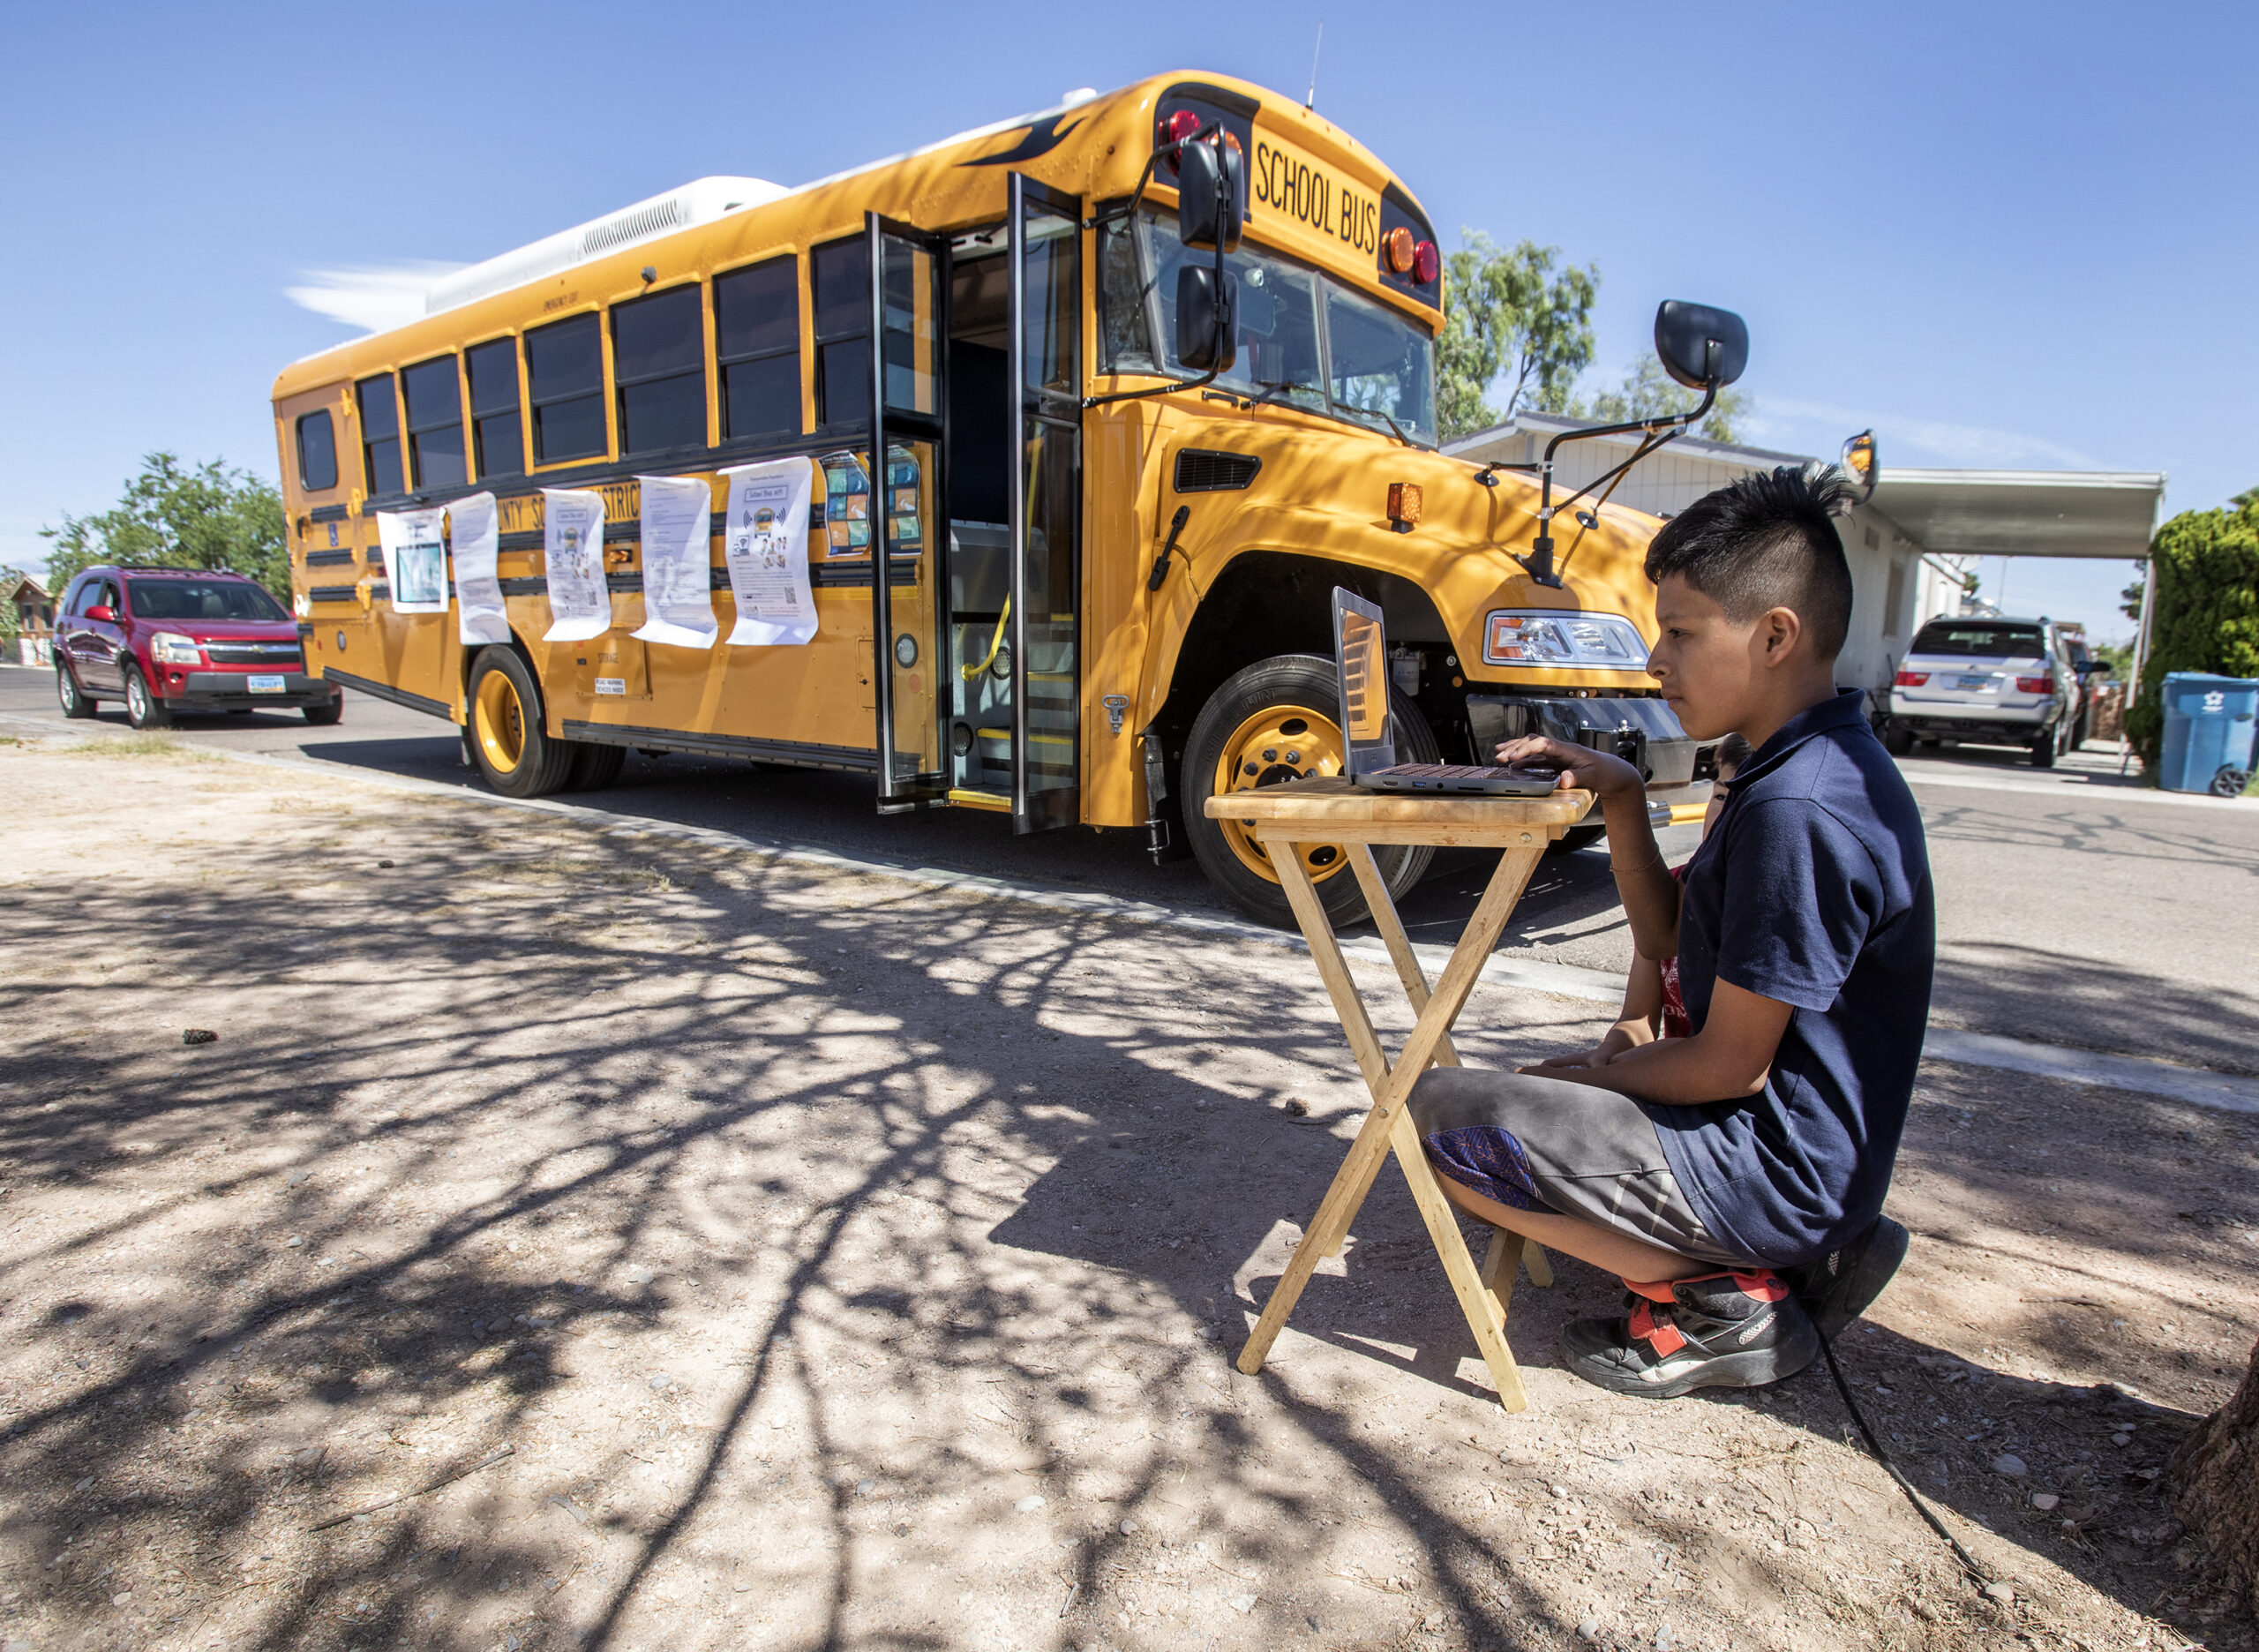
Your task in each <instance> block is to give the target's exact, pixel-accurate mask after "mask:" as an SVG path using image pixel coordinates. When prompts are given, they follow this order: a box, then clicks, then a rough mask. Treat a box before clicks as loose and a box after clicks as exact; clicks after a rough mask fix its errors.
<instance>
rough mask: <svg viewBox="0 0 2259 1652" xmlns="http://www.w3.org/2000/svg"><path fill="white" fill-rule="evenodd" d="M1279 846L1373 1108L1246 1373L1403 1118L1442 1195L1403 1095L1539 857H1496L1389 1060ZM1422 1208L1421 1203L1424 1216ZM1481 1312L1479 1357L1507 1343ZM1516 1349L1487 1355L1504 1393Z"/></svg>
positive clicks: (1281, 1323)
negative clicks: (1429, 992)
mask: <svg viewBox="0 0 2259 1652" xmlns="http://www.w3.org/2000/svg"><path fill="white" fill-rule="evenodd" d="M1284 847H1285V850H1286V852H1284V853H1282V854H1274V855H1272V858H1271V864H1272V866H1273V867H1276V868H1277V869H1278V872H1279V881H1280V885H1281V887H1282V888H1283V889H1284V890H1285V891H1286V895H1287V904H1288V905H1290V906H1291V907H1293V909H1294V912H1295V919H1296V920H1297V921H1299V922H1300V923H1301V925H1302V935H1303V936H1304V938H1305V939H1307V940H1308V941H1309V942H1310V953H1311V956H1312V957H1313V958H1314V959H1315V960H1316V962H1317V971H1318V975H1319V978H1320V979H1321V980H1324V981H1325V987H1326V991H1327V992H1328V994H1329V995H1331V996H1332V1000H1333V1004H1334V1008H1335V1009H1336V1010H1338V1011H1339V1012H1340V1016H1341V1020H1342V1025H1343V1028H1344V1030H1345V1031H1346V1032H1347V1034H1348V1038H1349V1044H1350V1048H1352V1049H1353V1050H1354V1051H1355V1052H1356V1054H1357V1060H1358V1065H1359V1066H1360V1067H1361V1068H1362V1069H1363V1070H1364V1072H1365V1082H1366V1085H1367V1086H1368V1087H1369V1088H1370V1090H1371V1091H1372V1093H1373V1108H1372V1111H1371V1112H1370V1113H1368V1114H1367V1115H1365V1122H1364V1123H1363V1125H1362V1127H1360V1128H1359V1130H1358V1131H1357V1139H1356V1141H1355V1143H1354V1144H1353V1145H1351V1147H1350V1149H1349V1153H1348V1156H1347V1158H1345V1159H1343V1160H1342V1161H1341V1168H1340V1169H1339V1170H1338V1171H1336V1172H1335V1173H1334V1176H1333V1183H1332V1187H1330V1188H1329V1189H1328V1190H1327V1191H1326V1195H1325V1201H1324V1202H1323V1203H1322V1204H1321V1205H1319V1206H1318V1209H1317V1216H1316V1217H1315V1218H1314V1219H1313V1220H1311V1222H1310V1226H1309V1227H1308V1228H1304V1229H1303V1231H1302V1243H1300V1244H1298V1245H1296V1246H1295V1254H1294V1255H1293V1256H1292V1257H1291V1258H1288V1260H1287V1271H1286V1273H1284V1274H1283V1275H1282V1276H1281V1277H1280V1280H1279V1284H1278V1287H1277V1288H1276V1289H1274V1290H1273V1291H1272V1293H1271V1300H1270V1301H1269V1302H1267V1303H1265V1304H1264V1306H1263V1312H1262V1315H1261V1317H1260V1318H1258V1319H1257V1321H1256V1325H1255V1331H1254V1333H1253V1334H1252V1335H1250V1337H1249V1338H1248V1340H1247V1346H1246V1347H1245V1348H1242V1349H1241V1350H1240V1355H1239V1362H1238V1363H1239V1369H1240V1370H1242V1371H1244V1372H1246V1373H1247V1374H1248V1375H1249V1376H1250V1377H1251V1376H1253V1375H1254V1374H1255V1373H1256V1372H1257V1371H1259V1370H1262V1369H1263V1362H1264V1360H1265V1358H1267V1357H1268V1356H1269V1355H1270V1352H1271V1345H1272V1343H1273V1342H1275V1341H1276V1340H1278V1336H1279V1333H1280V1331H1281V1330H1283V1329H1284V1328H1285V1326H1286V1323H1287V1316H1288V1315H1290V1314H1291V1313H1293V1312H1294V1310H1295V1303H1296V1302H1297V1301H1298V1300H1299V1299H1300V1298H1301V1296H1302V1288H1303V1287H1304V1286H1306V1285H1307V1284H1309V1282H1310V1274H1311V1273H1314V1272H1315V1271H1316V1270H1317V1264H1318V1261H1319V1260H1320V1258H1324V1257H1326V1256H1329V1255H1331V1254H1332V1249H1330V1248H1329V1247H1332V1248H1338V1247H1339V1246H1340V1243H1341V1241H1342V1239H1343V1238H1344V1237H1345V1236H1346V1235H1347V1233H1348V1231H1349V1224H1350V1223H1351V1222H1352V1221H1354V1220H1355V1219H1356V1213H1357V1211H1358V1209H1359V1208H1360V1207H1361V1206H1362V1205H1363V1204H1364V1202H1365V1195H1366V1194H1367V1193H1368V1192H1369V1191H1370V1190H1371V1188H1372V1183H1373V1177H1374V1176H1375V1175H1377V1174H1378V1173H1379V1170H1380V1161H1381V1160H1382V1159H1383V1158H1384V1157H1385V1156H1386V1153H1387V1152H1388V1149H1389V1148H1390V1147H1391V1146H1392V1145H1396V1146H1397V1147H1398V1154H1399V1157H1402V1154H1403V1152H1404V1149H1403V1147H1402V1146H1401V1145H1400V1144H1399V1143H1397V1142H1396V1141H1394V1139H1393V1137H1394V1134H1395V1131H1396V1128H1397V1127H1398V1126H1399V1125H1400V1126H1401V1127H1402V1133H1403V1138H1404V1139H1406V1140H1408V1141H1410V1142H1411V1144H1412V1146H1411V1152H1412V1153H1413V1155H1414V1157H1415V1158H1416V1159H1417V1160H1418V1161H1419V1168H1420V1169H1421V1170H1422V1172H1426V1173H1427V1174H1426V1186H1427V1189H1428V1190H1429V1191H1430V1193H1432V1194H1433V1196H1434V1198H1436V1199H1437V1200H1438V1201H1441V1200H1443V1192H1442V1190H1441V1189H1439V1188H1437V1187H1436V1185H1435V1177H1434V1174H1433V1172H1430V1171H1428V1169H1427V1156H1426V1154H1425V1153H1424V1152H1423V1151H1422V1149H1421V1147H1420V1145H1419V1138H1418V1137H1417V1136H1416V1135H1415V1134H1414V1133H1413V1131H1412V1126H1411V1121H1410V1119H1409V1118H1408V1117H1407V1116H1406V1115H1404V1114H1403V1110H1402V1109H1403V1105H1404V1101H1405V1099H1406V1098H1407V1096H1409V1095H1410V1093H1411V1091H1412V1085H1413V1084H1414V1083H1415V1082H1416V1081H1417V1080H1418V1078H1419V1077H1420V1075H1421V1074H1422V1073H1423V1072H1425V1071H1426V1070H1427V1069H1428V1063H1429V1061H1430V1058H1431V1057H1432V1056H1433V1055H1434V1054H1435V1051H1436V1049H1437V1045H1438V1044H1439V1042H1440V1041H1441V1040H1442V1039H1443V1037H1444V1036H1445V1033H1446V1032H1448V1031H1449V1030H1450V1027H1451V1025H1452V1022H1454V1021H1456V1020H1457V1019H1458V1018H1459V1012H1460V1010H1462V1009H1464V1008H1466V1005H1467V997H1468V995H1470V994H1471V993H1473V991H1474V990H1475V981H1476V980H1478V979H1480V977H1481V975H1482V965H1483V962H1484V960H1485V959H1487V958H1488V957H1490V950H1491V949H1492V948H1493V947H1495V946H1496V945H1497V942H1498V935H1499V933H1500V932H1501V931H1502V930H1504V929H1505V926H1506V919H1507V917H1508V916H1509V915H1510V914H1512V912H1513V909H1514V903H1515V902H1516V901H1518V900H1520V898H1521V892H1522V890H1524V889H1525V888H1527V886H1528V883H1529V878H1530V875H1531V874H1532V873H1533V872H1535V870H1536V868H1537V860H1538V856H1539V855H1540V854H1541V853H1542V850H1539V849H1534V848H1533V849H1510V850H1507V851H1506V852H1505V853H1504V854H1503V855H1501V856H1500V857H1499V860H1498V869H1497V871H1496V872H1495V873H1493V874H1492V875H1491V877H1490V885H1489V887H1488V888H1486V889H1485V890H1483V891H1482V901H1481V902H1480V903H1479V904H1478V905H1476V906H1475V915H1474V916H1473V917H1471V918H1470V919H1468V920H1467V928H1466V930H1465V932H1464V933H1463V934H1461V935H1460V938H1459V944H1458V945H1457V946H1455V947H1454V948H1452V955H1451V962H1450V963H1449V964H1448V965H1445V969H1444V973H1443V979H1442V980H1440V981H1439V982H1438V983H1437V987H1436V991H1435V994H1434V995H1433V996H1432V997H1430V1000H1429V1002H1428V1003H1427V1005H1426V1007H1425V1008H1424V1009H1422V1011H1421V1012H1420V1017H1419V1019H1418V1021H1417V1022H1416V1023H1415V1025H1413V1028H1412V1035H1411V1037H1410V1038H1408V1039H1407V1040H1405V1045H1404V1048H1403V1050H1402V1051H1401V1052H1400V1054H1399V1055H1398V1056H1397V1060H1396V1064H1395V1066H1394V1067H1390V1066H1388V1065H1387V1064H1386V1063H1385V1058H1383V1057H1382V1055H1381V1054H1380V1040H1379V1038H1378V1036H1377V1034H1376V1033H1375V1032H1374V1031H1373V1026H1372V1020H1371V1017H1369V1016H1368V1015H1367V1014H1366V1013H1365V1006H1364V1001H1363V1000H1362V998H1360V997H1359V996H1358V995H1357V988H1356V983H1355V980H1352V979H1351V978H1350V975H1349V966H1348V963H1347V960H1346V959H1344V958H1343V957H1342V956H1341V947H1340V942H1338V941H1337V940H1336V939H1335V938H1334V935H1333V926H1332V924H1331V923H1330V922H1328V921H1327V920H1326V916H1325V907H1324V906H1323V905H1320V904H1319V902H1318V899H1317V889H1316V887H1315V886H1314V885H1313V884H1312V883H1311V882H1310V874H1309V872H1308V870H1307V869H1306V868H1304V867H1303V866H1302V856H1301V852H1300V849H1299V847H1298V846H1297V845H1284ZM1369 1053H1370V1058H1369ZM1376 1065H1377V1066H1378V1069H1379V1070H1378V1072H1377V1074H1376V1072H1375V1070H1374V1068H1375V1066H1376ZM1406 1174H1407V1177H1408V1176H1410V1175H1411V1168H1410V1167H1409V1166H1408V1165H1407V1168H1406ZM1414 1198H1415V1201H1416V1200H1418V1199H1419V1198H1420V1193H1419V1190H1418V1187H1417V1186H1416V1185H1415V1190H1414ZM1426 1214H1427V1213H1426V1211H1425V1208H1424V1206H1423V1208H1422V1215H1423V1216H1425V1215H1426ZM1444 1220H1445V1226H1447V1227H1448V1228H1449V1229H1450V1233H1451V1242H1450V1243H1451V1247H1452V1248H1455V1249H1456V1250H1457V1252H1458V1256H1459V1258H1460V1260H1461V1261H1463V1262H1465V1263H1466V1267H1465V1269H1464V1273H1465V1276H1466V1280H1467V1284H1468V1285H1470V1286H1472V1287H1474V1288H1476V1289H1477V1290H1478V1291H1479V1289H1480V1287H1479V1284H1477V1283H1476V1281H1475V1267H1474V1263H1473V1261H1472V1259H1471V1258H1468V1257H1467V1246H1466V1244H1465V1243H1464V1242H1463V1241H1461V1240H1460V1238H1459V1237H1458V1235H1459V1228H1458V1222H1457V1219H1456V1218H1455V1217H1453V1216H1452V1215H1451V1214H1450V1213H1449V1211H1448V1209H1446V1210H1445V1213H1444ZM1429 1228H1430V1234H1431V1235H1434V1234H1435V1232H1436V1228H1435V1222H1434V1220H1430V1222H1429ZM1437 1249H1438V1250H1445V1243H1444V1241H1443V1239H1442V1238H1441V1237H1437ZM1451 1269H1452V1263H1451V1260H1450V1259H1449V1258H1448V1257H1446V1258H1445V1271H1446V1272H1447V1273H1448V1272H1450V1271H1451ZM1459 1285H1460V1280H1458V1279H1454V1280H1452V1286H1453V1288H1454V1289H1457V1288H1459ZM1462 1305H1464V1304H1462ZM1476 1317H1477V1316H1475V1315H1474V1314H1472V1313H1470V1315H1469V1319H1468V1323H1469V1325H1474V1323H1475V1318H1476ZM1480 1318H1482V1320H1483V1321H1484V1324H1483V1326H1482V1328H1481V1329H1478V1330H1476V1332H1475V1340H1476V1343H1477V1345H1478V1346H1482V1347H1483V1353H1484V1357H1485V1358H1486V1359H1489V1358H1490V1351H1491V1347H1492V1346H1495V1347H1496V1348H1497V1349H1498V1350H1500V1351H1501V1352H1502V1353H1503V1352H1504V1350H1505V1342H1504V1340H1503V1339H1501V1338H1499V1337H1498V1336H1497V1334H1496V1333H1491V1332H1490V1331H1489V1326H1488V1319H1489V1313H1488V1310H1484V1311H1483V1312H1482V1314H1481V1315H1480ZM1486 1333H1487V1334H1488V1343H1489V1345H1487V1346H1486V1345H1485V1336H1486ZM1490 1363H1491V1366H1492V1375H1493V1377H1494V1378H1497V1380H1498V1382H1499V1393H1500V1394H1501V1395H1502V1396H1504V1395H1505V1393H1507V1392H1508V1387H1507V1385H1508V1383H1509V1381H1511V1382H1512V1385H1513V1390H1514V1392H1516V1393H1519V1392H1520V1378H1518V1377H1514V1376H1512V1355H1506V1356H1505V1369H1506V1370H1507V1372H1508V1375H1507V1376H1503V1377H1502V1376H1499V1374H1498V1370H1499V1364H1500V1362H1498V1361H1497V1360H1491V1361H1490ZM1510 1408H1512V1409H1519V1407H1518V1406H1514V1407H1510Z"/></svg>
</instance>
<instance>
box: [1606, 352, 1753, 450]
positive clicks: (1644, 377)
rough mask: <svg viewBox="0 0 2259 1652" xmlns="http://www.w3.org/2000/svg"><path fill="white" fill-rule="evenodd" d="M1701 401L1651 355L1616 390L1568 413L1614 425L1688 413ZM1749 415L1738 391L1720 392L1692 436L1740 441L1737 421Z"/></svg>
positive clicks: (1746, 398)
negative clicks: (1640, 419) (1664, 369)
mask: <svg viewBox="0 0 2259 1652" xmlns="http://www.w3.org/2000/svg"><path fill="white" fill-rule="evenodd" d="M1701 400H1702V393H1701V392H1700V390H1689V389H1688V388H1687V387H1685V385H1683V384H1680V383H1678V382H1677V380H1676V379H1673V378H1671V376H1670V374H1669V373H1667V372H1663V370H1662V363H1661V362H1660V361H1658V360H1656V359H1655V357H1652V356H1650V357H1647V359H1646V360H1644V361H1642V362H1641V363H1640V364H1639V366H1638V367H1636V368H1634V369H1633V370H1632V372H1628V373H1626V374H1625V376H1624V382H1623V383H1622V384H1620V385H1618V386H1617V387H1616V388H1615V389H1613V390H1602V391H1600V392H1599V393H1597V394H1595V395H1594V397H1593V398H1592V400H1591V401H1590V402H1577V403H1574V404H1572V406H1571V408H1570V409H1569V410H1570V411H1571V412H1573V413H1575V414H1577V415H1578V416H1579V417H1583V418H1592V419H1597V420H1599V421H1600V422H1601V423H1602V424H1621V423H1623V422H1625V421H1626V420H1629V419H1639V418H1654V417H1657V416H1658V415H1668V414H1672V413H1691V412H1692V411H1693V410H1694V409H1695V408H1696V407H1697V406H1698V405H1700V402H1701ZM1748 412H1749V398H1748V397H1747V396H1745V395H1744V394H1741V392H1740V391H1738V390H1721V391H1719V392H1718V399H1717V400H1716V401H1715V402H1712V403H1711V404H1710V410H1709V412H1707V414H1705V415H1704V416H1703V417H1702V422H1701V423H1700V424H1697V425H1696V426H1695V427H1694V430H1695V433H1696V434H1697V435H1700V436H1707V438H1709V439H1710V440H1712V441H1721V442H1730V441H1739V440H1740V439H1741V437H1740V433H1739V432H1740V426H1739V425H1738V424H1737V420H1739V419H1742V418H1744V417H1747V415H1748Z"/></svg>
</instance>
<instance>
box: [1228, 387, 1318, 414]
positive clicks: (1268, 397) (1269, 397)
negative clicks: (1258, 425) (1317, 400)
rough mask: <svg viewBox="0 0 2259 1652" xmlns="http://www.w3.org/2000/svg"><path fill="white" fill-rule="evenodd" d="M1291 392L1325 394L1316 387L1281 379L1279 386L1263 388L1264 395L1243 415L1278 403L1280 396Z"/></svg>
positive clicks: (1251, 404) (1246, 407) (1251, 403)
mask: <svg viewBox="0 0 2259 1652" xmlns="http://www.w3.org/2000/svg"><path fill="white" fill-rule="evenodd" d="M1289 390H1299V391H1301V392H1302V394H1304V395H1319V394H1323V392H1321V391H1320V390H1319V389H1318V387H1317V386H1316V385H1306V384H1296V383H1295V381H1294V380H1293V379H1280V380H1279V382H1278V383H1277V384H1267V385H1265V386H1264V387H1263V394H1261V395H1259V396H1257V397H1256V398H1255V399H1254V400H1253V401H1252V402H1249V403H1248V404H1247V405H1246V406H1245V407H1244V408H1242V409H1240V410H1241V411H1242V412H1243V413H1252V412H1253V411H1254V410H1255V409H1257V408H1259V407H1261V406H1262V405H1263V404H1264V403H1265V402H1272V401H1276V400H1277V399H1278V398H1279V397H1280V396H1281V395H1283V394H1286V393H1287V391H1289Z"/></svg>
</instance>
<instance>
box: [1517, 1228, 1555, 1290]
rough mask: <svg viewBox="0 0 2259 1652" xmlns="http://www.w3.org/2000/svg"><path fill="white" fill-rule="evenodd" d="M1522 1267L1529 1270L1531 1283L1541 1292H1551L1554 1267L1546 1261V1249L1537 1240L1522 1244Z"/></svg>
mask: <svg viewBox="0 0 2259 1652" xmlns="http://www.w3.org/2000/svg"><path fill="white" fill-rule="evenodd" d="M1521 1265H1523V1266H1524V1267H1526V1268H1527V1269H1528V1270H1529V1282H1530V1283H1531V1284H1533V1285H1535V1286H1536V1287H1537V1288H1538V1289H1540V1290H1550V1289H1551V1288H1552V1285H1553V1265H1552V1263H1550V1261H1548V1260H1547V1259H1546V1257H1545V1247H1544V1246H1543V1245H1542V1244H1540V1243H1537V1241H1536V1240H1535V1239H1524V1240H1523V1241H1522V1242H1521Z"/></svg>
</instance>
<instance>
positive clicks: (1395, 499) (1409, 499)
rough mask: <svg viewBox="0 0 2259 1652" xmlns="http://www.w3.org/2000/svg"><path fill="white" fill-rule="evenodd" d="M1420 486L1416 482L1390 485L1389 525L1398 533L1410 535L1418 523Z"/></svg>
mask: <svg viewBox="0 0 2259 1652" xmlns="http://www.w3.org/2000/svg"><path fill="white" fill-rule="evenodd" d="M1420 504H1421V497H1420V484H1418V483H1417V482H1392V483H1390V484H1388V520H1389V525H1390V526H1391V527H1392V528H1394V529H1396V531H1397V532H1399V533H1410V532H1411V531H1412V529H1414V527H1415V526H1416V525H1417V524H1418V522H1419V521H1420Z"/></svg>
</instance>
